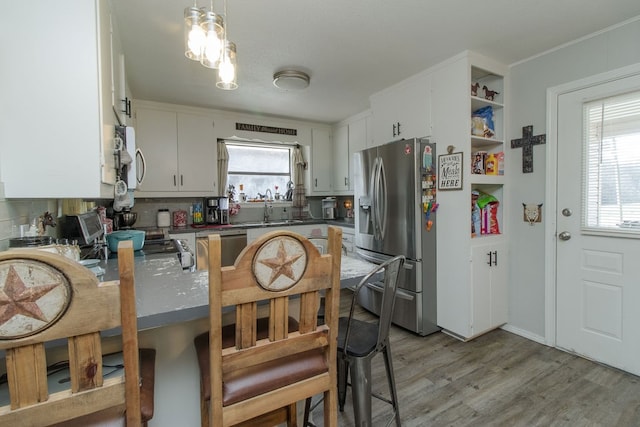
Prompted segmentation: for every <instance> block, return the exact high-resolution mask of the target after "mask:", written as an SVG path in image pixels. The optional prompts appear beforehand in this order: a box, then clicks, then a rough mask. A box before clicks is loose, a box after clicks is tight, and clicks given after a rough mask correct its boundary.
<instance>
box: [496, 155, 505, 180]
mask: <svg viewBox="0 0 640 427" xmlns="http://www.w3.org/2000/svg"><path fill="white" fill-rule="evenodd" d="M496 161H497V162H498V168H497V170H498V175H504V151H500V152H498V153H496Z"/></svg>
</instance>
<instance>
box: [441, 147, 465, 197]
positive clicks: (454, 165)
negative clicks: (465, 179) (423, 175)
mask: <svg viewBox="0 0 640 427" xmlns="http://www.w3.org/2000/svg"><path fill="white" fill-rule="evenodd" d="M438 190H462V153H461V152H460V153H451V154H443V155H441V156H438Z"/></svg>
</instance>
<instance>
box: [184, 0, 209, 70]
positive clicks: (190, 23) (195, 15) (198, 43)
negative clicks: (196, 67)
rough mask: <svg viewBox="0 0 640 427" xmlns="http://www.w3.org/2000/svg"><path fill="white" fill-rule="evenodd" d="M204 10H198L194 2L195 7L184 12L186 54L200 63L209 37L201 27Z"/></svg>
mask: <svg viewBox="0 0 640 427" xmlns="http://www.w3.org/2000/svg"><path fill="white" fill-rule="evenodd" d="M201 16H202V10H200V9H199V8H198V6H197V5H196V2H195V0H194V2H193V6H191V7H187V8H186V9H185V10H184V47H185V50H184V54H185V56H186V57H187V58H189V59H192V60H194V61H200V58H201V57H202V48H203V47H204V44H205V42H206V39H207V36H206V34H205V32H204V30H203V29H202V27H201V26H200V19H201Z"/></svg>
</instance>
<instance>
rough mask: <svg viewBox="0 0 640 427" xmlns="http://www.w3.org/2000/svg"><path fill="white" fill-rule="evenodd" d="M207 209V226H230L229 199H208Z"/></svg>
mask: <svg viewBox="0 0 640 427" xmlns="http://www.w3.org/2000/svg"><path fill="white" fill-rule="evenodd" d="M205 207H206V210H207V211H206V219H207V224H229V198H228V197H223V196H219V197H207V198H206V199H205Z"/></svg>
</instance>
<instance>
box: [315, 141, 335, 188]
mask: <svg viewBox="0 0 640 427" xmlns="http://www.w3.org/2000/svg"><path fill="white" fill-rule="evenodd" d="M311 140H312V146H311V150H312V154H311V182H310V183H309V187H310V192H311V193H315V192H318V193H323V192H328V191H331V181H332V177H333V168H332V166H331V161H332V159H333V157H332V150H331V137H330V134H329V129H316V128H314V129H312V130H311Z"/></svg>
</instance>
